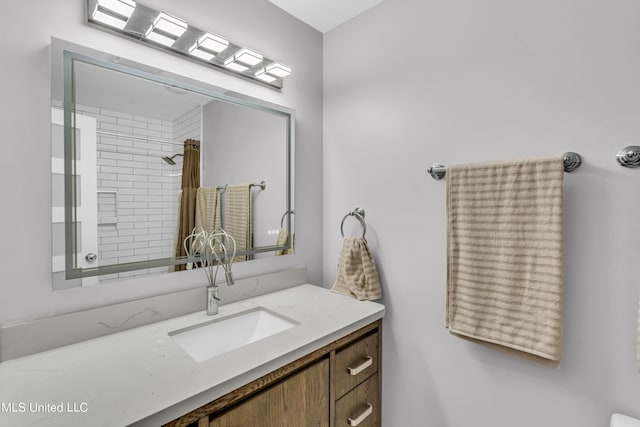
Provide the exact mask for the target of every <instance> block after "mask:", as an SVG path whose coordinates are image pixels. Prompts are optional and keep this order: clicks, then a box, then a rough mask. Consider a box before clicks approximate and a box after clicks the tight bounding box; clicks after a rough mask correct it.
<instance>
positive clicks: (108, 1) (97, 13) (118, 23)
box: [91, 0, 136, 30]
mask: <svg viewBox="0 0 640 427" xmlns="http://www.w3.org/2000/svg"><path fill="white" fill-rule="evenodd" d="M135 8H136V2H135V1H133V0H97V1H96V5H95V7H94V8H93V12H92V13H91V19H94V20H96V21H100V22H102V23H103V24H106V25H108V26H110V27H114V28H117V29H119V30H122V29H124V27H125V25H127V21H128V20H129V18H130V17H131V14H132V13H133V11H134V10H135Z"/></svg>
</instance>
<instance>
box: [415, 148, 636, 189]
mask: <svg viewBox="0 0 640 427" xmlns="http://www.w3.org/2000/svg"><path fill="white" fill-rule="evenodd" d="M627 148H630V147H627ZM631 148H633V147H631ZM635 148H637V149H638V152H636V154H635V155H636V156H640V147H635ZM562 161H563V162H564V171H565V172H569V173H571V172H573V171H575V170H576V169H578V168H579V167H580V165H581V164H582V157H581V156H580V154H578V153H574V152H573V151H567V152H566V153H563V154H562ZM618 161H620V153H618ZM636 161H638V162H639V163H638V164H639V165H640V158H638V159H637V160H636ZM623 166H624V165H623ZM628 167H633V166H628ZM427 172H429V174H430V175H431V177H432V178H433V179H435V180H436V181H439V180H441V179H442V178H444V176H445V175H446V174H447V167H446V166H444V165H433V166H431V167H430V168H429V169H427Z"/></svg>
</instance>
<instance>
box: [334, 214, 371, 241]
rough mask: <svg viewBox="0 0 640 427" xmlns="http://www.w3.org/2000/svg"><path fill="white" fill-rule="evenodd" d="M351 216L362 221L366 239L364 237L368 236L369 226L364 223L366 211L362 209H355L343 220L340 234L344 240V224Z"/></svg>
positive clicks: (363, 233)
mask: <svg viewBox="0 0 640 427" xmlns="http://www.w3.org/2000/svg"><path fill="white" fill-rule="evenodd" d="M350 216H353V217H355V218H356V219H357V220H358V221H360V225H362V237H364V235H365V234H367V224H366V223H365V222H364V209H362V208H355V209H354V210H352V211H351V212H349V213H348V214H346V215H345V216H344V217H343V218H342V222H341V223H340V234H342V237H343V238H344V222H345V220H346V219H347V218H348V217H350Z"/></svg>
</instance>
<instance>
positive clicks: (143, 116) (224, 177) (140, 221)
mask: <svg viewBox="0 0 640 427" xmlns="http://www.w3.org/2000/svg"><path fill="white" fill-rule="evenodd" d="M51 112H52V200H53V205H52V230H53V245H52V247H53V254H52V256H53V262H52V265H53V269H52V274H53V278H54V280H53V283H54V289H64V288H69V287H76V286H85V285H90V284H96V283H105V282H110V281H114V280H121V279H124V278H135V277H142V276H148V275H153V274H164V273H169V272H173V271H174V270H176V269H179V267H176V266H180V265H182V264H186V263H187V262H189V260H188V259H186V257H183V256H180V255H179V251H177V250H176V249H177V245H179V237H178V232H177V230H178V222H179V220H180V214H179V211H180V209H179V207H180V198H181V193H182V185H183V184H182V181H183V176H182V175H183V172H184V170H183V159H184V153H185V144H186V143H187V141H192V142H193V141H196V142H197V143H198V144H199V151H200V154H199V163H200V167H199V171H198V173H199V181H200V182H199V185H200V186H201V187H209V188H213V187H215V188H218V189H220V190H221V191H222V193H221V195H220V198H219V203H222V204H224V203H225V199H224V188H225V186H227V185H236V184H247V183H249V184H252V183H256V184H262V183H263V182H264V183H266V185H254V186H250V188H251V192H250V194H251V196H250V198H251V201H250V214H249V215H250V217H249V218H250V219H249V220H250V225H251V236H250V244H247V245H246V249H245V250H244V253H243V255H245V258H246V259H247V260H251V259H254V258H260V257H268V256H274V253H276V251H278V253H281V252H286V250H287V249H288V248H289V247H290V246H291V241H290V239H288V240H287V241H286V243H284V244H282V243H281V244H279V245H278V244H277V238H278V233H279V232H281V230H280V229H281V225H282V227H285V228H286V231H287V234H288V235H291V234H293V233H292V232H293V229H292V218H293V215H285V213H286V212H290V211H292V210H293V202H292V194H293V182H292V176H293V174H292V171H293V165H292V158H293V156H292V153H293V123H294V120H293V111H292V110H290V109H287V108H284V107H280V106H276V105H273V104H269V103H266V102H263V101H260V100H257V99H252V98H248V97H246V96H243V95H239V94H234V93H230V92H229V91H226V90H224V89H223V88H217V87H213V86H211V85H207V84H203V83H201V82H197V81H194V80H190V79H186V78H184V77H181V76H176V75H173V74H171V73H169V72H167V71H164V70H157V69H153V68H150V67H148V66H145V65H143V64H138V63H135V62H132V61H128V60H125V59H123V58H119V57H114V56H112V55H109V54H106V53H104V52H98V51H95V50H92V49H89V48H84V47H81V46H78V45H75V44H71V43H68V42H64V41H62V40H57V39H52V110H51ZM192 172H193V171H189V170H187V173H189V174H191V173H192ZM225 214H226V215H227V216H229V218H226V217H225V215H222V222H223V227H224V224H225V223H231V222H233V221H234V218H232V217H231V213H226V212H225ZM283 219H285V222H282V220H283ZM177 254H178V255H177ZM191 261H193V260H191Z"/></svg>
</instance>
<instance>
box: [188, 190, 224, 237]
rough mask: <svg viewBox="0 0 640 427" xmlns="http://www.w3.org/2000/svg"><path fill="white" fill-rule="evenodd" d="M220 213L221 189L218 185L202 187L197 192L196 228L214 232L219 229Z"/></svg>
mask: <svg viewBox="0 0 640 427" xmlns="http://www.w3.org/2000/svg"><path fill="white" fill-rule="evenodd" d="M221 226H222V224H221V215H220V191H219V190H218V188H217V187H200V188H198V191H197V192H196V226H195V228H196V230H200V229H202V230H204V231H206V232H207V233H212V232H213V231H214V230H217V229H219V228H220V227H221Z"/></svg>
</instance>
